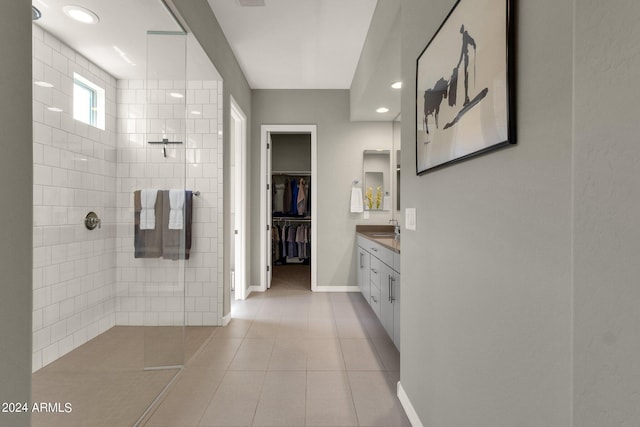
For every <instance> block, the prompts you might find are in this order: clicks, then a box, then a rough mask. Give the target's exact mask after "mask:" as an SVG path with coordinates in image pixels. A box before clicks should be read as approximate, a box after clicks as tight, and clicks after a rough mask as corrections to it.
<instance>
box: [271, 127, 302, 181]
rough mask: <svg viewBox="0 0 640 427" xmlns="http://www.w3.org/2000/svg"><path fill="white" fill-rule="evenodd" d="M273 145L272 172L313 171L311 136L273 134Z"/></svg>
mask: <svg viewBox="0 0 640 427" xmlns="http://www.w3.org/2000/svg"><path fill="white" fill-rule="evenodd" d="M271 144H272V145H271V170H272V171H297V172H305V171H311V135H309V134H299V133H283V134H273V135H271Z"/></svg>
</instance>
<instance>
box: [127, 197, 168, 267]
mask: <svg viewBox="0 0 640 427" xmlns="http://www.w3.org/2000/svg"><path fill="white" fill-rule="evenodd" d="M162 193H163V192H162V191H158V197H156V204H155V208H154V209H155V217H156V228H155V229H153V230H140V211H141V210H142V204H141V202H140V190H138V191H134V192H133V206H134V230H133V245H134V256H135V258H160V257H161V256H162V229H161V227H160V224H162V223H163V222H162V206H163V203H162V199H163V194H162Z"/></svg>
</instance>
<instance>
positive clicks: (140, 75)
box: [32, 0, 223, 426]
mask: <svg viewBox="0 0 640 427" xmlns="http://www.w3.org/2000/svg"><path fill="white" fill-rule="evenodd" d="M57 3H59V2H56V1H51V2H49V4H50V6H51V7H50V8H49V9H47V11H46V15H45V16H44V17H43V18H42V19H40V20H39V21H36V22H37V23H36V24H35V25H34V26H33V74H34V82H39V83H47V84H46V85H44V84H43V85H40V84H37V85H34V284H33V286H34V315H33V319H34V321H33V328H34V336H33V351H34V352H33V370H34V375H33V386H32V388H33V400H34V401H51V402H54V401H56V402H64V403H67V402H68V403H69V404H70V405H71V407H72V411H70V412H69V413H57V414H50V413H49V414H44V413H43V414H32V415H33V425H34V426H37V425H42V426H44V425H46V426H52V425H133V424H134V423H135V422H136V420H138V419H140V417H142V416H143V414H144V412H145V410H146V409H147V408H148V407H149V406H150V405H151V404H152V402H153V401H154V399H156V398H157V397H158V395H159V394H160V393H161V392H162V390H163V389H165V387H167V385H168V384H169V383H170V382H171V380H172V379H173V378H174V377H175V375H176V374H177V373H178V372H179V370H180V368H181V367H182V366H183V365H184V364H185V363H186V361H187V360H188V358H189V357H190V355H193V353H194V352H195V350H197V348H198V346H199V343H201V342H202V341H203V340H204V339H205V337H206V336H208V334H209V333H210V327H213V326H216V325H219V324H220V323H221V316H222V244H223V241H222V79H221V78H220V76H219V74H218V73H217V71H216V70H215V68H214V67H213V65H212V64H211V61H210V59H209V58H208V57H207V56H206V55H205V54H204V52H203V51H202V48H201V47H200V46H199V45H198V43H197V41H196V40H195V38H194V37H193V36H192V35H190V34H187V33H186V32H184V31H183V28H181V26H180V25H179V24H177V22H176V21H175V18H174V16H173V15H172V14H170V13H168V11H167V10H166V8H165V7H164V6H163V5H162V4H161V2H159V1H151V0H149V1H145V2H144V3H145V5H144V6H145V7H141V6H140V5H130V4H129V2H124V1H120V0H118V1H114V2H101V3H95V2H94V3H92V4H94V5H99V6H98V7H102V8H104V9H102V10H93V12H95V13H96V15H99V16H100V23H99V25H96V27H100V28H99V30H100V31H104V28H105V26H109V25H112V29H113V30H112V32H111V33H109V34H110V36H100V37H98V39H99V42H97V43H98V44H97V45H94V46H91V48H90V49H87V48H86V46H87V45H90V43H83V41H84V40H80V39H79V38H81V36H80V35H77V36H74V35H73V34H72V33H69V32H68V29H69V28H70V27H71V25H69V24H68V22H66V21H64V19H65V18H64V15H63V14H62V12H61V11H58V10H57V8H59V7H58V6H61V4H62V3H61V2H60V5H58V4H57ZM78 3H80V4H82V3H83V2H82V1H79V2H78ZM119 7H120V8H121V9H122V8H124V9H122V10H127V8H131V9H132V13H134V12H136V10H137V11H138V12H140V11H143V12H144V14H142V15H140V17H139V18H138V19H136V18H130V19H128V20H127V21H126V22H123V21H118V22H110V17H112V16H116V15H114V12H113V11H114V10H116V9H118V8H119ZM136 8H138V9H139V10H138V9H136ZM56 14H57V15H56ZM150 16H151V17H152V19H154V23H153V24H152V25H148V24H147V23H146V21H145V20H146V19H151V18H149V17H150ZM60 25H62V26H61V27H59V26H60ZM145 27H147V28H145ZM59 28H60V29H59ZM148 28H151V29H148ZM121 32H122V33H127V34H133V35H134V34H137V33H140V37H141V38H142V43H143V44H142V46H143V47H144V49H143V50H142V52H141V53H140V54H139V55H137V54H136V53H135V52H136V49H135V47H134V46H128V45H127V44H126V40H123V37H122V34H120V33H121ZM130 37H133V36H130ZM132 43H133V42H132ZM115 47H117V48H118V49H115ZM101 52H104V57H105V58H106V57H107V56H109V55H114V56H116V60H120V61H121V62H122V64H125V65H126V67H125V66H124V65H122V64H119V65H118V67H123V68H118V67H115V68H114V69H113V70H112V69H109V66H108V65H104V64H107V63H108V62H109V61H104V62H102V60H103V59H104V58H103V57H101ZM125 56H126V58H125ZM125 59H126V60H128V62H127V61H125ZM131 64H134V65H131ZM127 67H129V68H130V69H131V70H132V71H131V73H130V74H127V73H125V72H123V71H122V70H123V69H127ZM116 69H117V71H114V70H116ZM78 75H80V76H81V77H82V79H80V80H79V79H78V77H77V76H78ZM78 82H80V83H78ZM86 82H88V83H86ZM78 87H80V89H77V88H78ZM100 90H101V91H102V93H103V95H100V92H99V91H100ZM78 91H80V92H78ZM78 93H80V95H78ZM100 96H102V97H103V98H102V99H101V98H100ZM83 100H84V101H85V102H86V105H85V106H86V115H85V116H83V117H85V119H82V118H77V117H74V110H75V109H76V106H77V103H78V102H82V101H83ZM99 114H103V115H104V117H103V119H102V120H103V121H102V122H100V123H103V126H100V125H96V124H97V123H98V122H99V121H98V120H97V119H95V120H94V118H93V117H94V116H97V115H99ZM164 140H166V141H167V143H166V144H165V143H161V144H149V142H154V141H161V142H162V141H164ZM172 142H181V144H175V143H172ZM142 192H144V194H145V195H146V194H150V193H154V194H156V199H154V200H155V201H157V202H158V203H157V204H154V205H153V206H151V207H152V208H155V212H154V214H153V215H154V216H153V218H155V219H156V221H155V224H153V227H151V228H149V227H147V226H146V225H143V226H142V227H141V210H142V208H143V207H142V205H141V204H140V194H141V193H142ZM160 201H162V202H161V203H160ZM147 207H148V206H144V208H145V209H146V208H147ZM145 213H146V212H145ZM151 235H153V236H155V237H154V239H156V240H155V241H154V243H153V244H154V245H155V246H153V248H151V249H149V248H147V244H149V245H151V243H150V241H148V240H145V239H146V238H147V237H149V236H151ZM147 249H149V250H147ZM207 331H208V332H207ZM118 417H119V418H118ZM96 420H101V421H96ZM83 423H84V424H83ZM101 423H102V424H101Z"/></svg>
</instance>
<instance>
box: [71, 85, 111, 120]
mask: <svg viewBox="0 0 640 427" xmlns="http://www.w3.org/2000/svg"><path fill="white" fill-rule="evenodd" d="M104 105H105V100H104V89H102V88H101V87H100V86H98V85H97V84H95V83H93V82H91V81H89V80H87V79H86V78H84V77H82V76H81V75H80V74H78V73H73V118H74V119H76V120H79V121H81V122H83V123H86V124H88V125H91V126H94V127H97V128H99V129H102V130H104V122H105V112H104Z"/></svg>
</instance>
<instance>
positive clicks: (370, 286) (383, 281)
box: [356, 225, 401, 350]
mask: <svg viewBox="0 0 640 427" xmlns="http://www.w3.org/2000/svg"><path fill="white" fill-rule="evenodd" d="M356 242H357V245H358V287H359V288H360V292H361V293H362V296H363V297H364V299H365V300H366V301H367V302H368V303H369V305H370V306H371V308H372V309H373V311H374V312H375V313H376V315H377V316H378V318H379V319H380V322H381V323H382V326H383V327H384V329H385V330H386V331H387V333H388V334H389V337H391V339H392V340H393V343H394V344H395V346H396V347H397V348H398V350H400V292H401V290H400V240H396V239H395V238H394V230H393V226H391V227H389V226H375V225H358V226H356Z"/></svg>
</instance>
